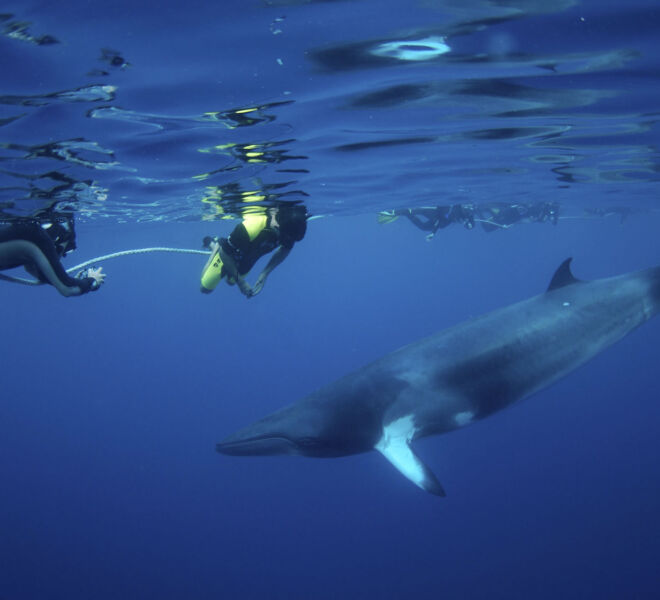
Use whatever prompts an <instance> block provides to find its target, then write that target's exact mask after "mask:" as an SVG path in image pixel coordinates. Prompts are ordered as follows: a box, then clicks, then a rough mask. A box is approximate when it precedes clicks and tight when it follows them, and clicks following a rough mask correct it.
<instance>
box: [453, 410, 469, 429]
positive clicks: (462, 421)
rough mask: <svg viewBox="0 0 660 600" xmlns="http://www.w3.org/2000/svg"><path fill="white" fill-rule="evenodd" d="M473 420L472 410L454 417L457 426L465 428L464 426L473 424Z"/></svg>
mask: <svg viewBox="0 0 660 600" xmlns="http://www.w3.org/2000/svg"><path fill="white" fill-rule="evenodd" d="M472 419H474V413H473V412H472V411H471V410H466V411H463V412H459V413H458V414H456V415H454V423H456V425H458V426H459V427H463V425H467V424H468V423H471V422H472Z"/></svg>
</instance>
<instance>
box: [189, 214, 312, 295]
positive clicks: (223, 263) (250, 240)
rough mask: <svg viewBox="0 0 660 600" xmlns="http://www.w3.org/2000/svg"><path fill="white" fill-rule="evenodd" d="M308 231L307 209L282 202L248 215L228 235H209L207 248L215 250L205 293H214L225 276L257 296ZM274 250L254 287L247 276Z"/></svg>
mask: <svg viewBox="0 0 660 600" xmlns="http://www.w3.org/2000/svg"><path fill="white" fill-rule="evenodd" d="M306 231H307V210H306V208H305V207H304V206H301V205H290V204H280V205H279V206H276V207H272V208H268V209H266V210H265V211H259V212H250V213H247V214H245V215H244V216H243V221H242V222H241V223H240V224H239V225H237V226H236V227H235V228H234V230H233V231H232V232H231V234H230V236H229V237H228V238H219V239H218V238H216V237H213V238H212V237H205V238H204V247H206V248H209V249H210V250H211V257H210V258H209V260H208V262H207V263H206V265H204V269H203V270H202V277H201V288H200V290H201V292H202V293H205V294H210V293H211V292H212V291H213V290H214V289H215V287H216V286H217V285H218V283H219V282H220V280H221V279H222V278H223V277H225V278H226V281H227V283H228V284H229V285H234V284H236V285H238V289H239V290H240V291H241V293H242V294H243V295H244V296H245V297H247V298H252V297H253V296H256V295H257V294H258V293H259V292H261V290H262V289H263V287H264V284H265V283H266V279H267V278H268V275H270V273H271V272H272V271H273V269H275V267H277V266H278V265H279V264H281V263H282V261H283V260H284V259H285V258H286V257H287V256H288V255H289V252H291V249H292V248H293V245H294V244H295V243H296V242H299V241H301V240H302V239H303V238H304V237H305V233H306ZM273 250H275V253H274V254H273V256H272V257H271V258H270V260H269V261H268V263H267V264H266V266H265V267H264V269H263V271H262V272H261V273H260V275H259V277H258V278H257V280H256V282H255V283H254V285H253V286H250V284H249V283H248V282H247V281H246V280H245V275H247V273H248V272H249V271H250V269H252V267H253V266H254V264H255V263H256V262H257V261H258V260H259V259H260V258H261V257H262V256H265V255H266V254H269V253H270V252H272V251H273Z"/></svg>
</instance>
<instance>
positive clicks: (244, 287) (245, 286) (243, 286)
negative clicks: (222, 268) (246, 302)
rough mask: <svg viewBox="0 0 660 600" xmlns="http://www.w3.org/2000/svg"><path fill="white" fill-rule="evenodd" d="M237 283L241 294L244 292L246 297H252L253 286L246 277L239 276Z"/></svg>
mask: <svg viewBox="0 0 660 600" xmlns="http://www.w3.org/2000/svg"><path fill="white" fill-rule="evenodd" d="M236 283H237V285H238V289H239V290H241V294H243V295H244V296H245V297H246V298H251V297H252V288H251V287H250V284H249V283H248V282H247V281H245V279H243V278H242V277H239V278H238V279H237V281H236Z"/></svg>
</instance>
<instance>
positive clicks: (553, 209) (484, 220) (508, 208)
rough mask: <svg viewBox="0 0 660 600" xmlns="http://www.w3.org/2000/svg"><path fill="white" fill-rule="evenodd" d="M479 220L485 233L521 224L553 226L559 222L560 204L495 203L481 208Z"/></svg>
mask: <svg viewBox="0 0 660 600" xmlns="http://www.w3.org/2000/svg"><path fill="white" fill-rule="evenodd" d="M479 208H480V211H479V220H480V221H481V226H482V227H483V229H484V231H486V232H491V231H496V230H497V229H508V228H509V227H511V226H512V225H515V224H516V223H520V222H527V223H543V222H545V221H550V222H551V223H552V224H553V225H556V224H557V221H558V220H559V203H558V202H536V203H534V204H506V203H494V204H487V205H484V206H481V207H479Z"/></svg>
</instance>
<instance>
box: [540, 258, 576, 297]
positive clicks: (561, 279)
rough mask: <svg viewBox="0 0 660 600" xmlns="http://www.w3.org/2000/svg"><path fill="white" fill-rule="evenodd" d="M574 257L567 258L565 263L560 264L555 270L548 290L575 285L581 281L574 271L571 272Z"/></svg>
mask: <svg viewBox="0 0 660 600" xmlns="http://www.w3.org/2000/svg"><path fill="white" fill-rule="evenodd" d="M572 260H573V258H572V257H571V258H567V259H566V260H565V261H564V262H563V263H561V264H560V265H559V268H558V269H557V270H556V271H555V274H554V275H553V276H552V281H550V285H549V286H548V289H547V291H548V292H550V291H552V290H556V289H559V288H562V287H565V286H567V285H573V284H574V283H579V282H580V280H579V279H577V278H576V277H575V276H574V275H573V273H571V261H572Z"/></svg>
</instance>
